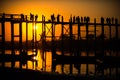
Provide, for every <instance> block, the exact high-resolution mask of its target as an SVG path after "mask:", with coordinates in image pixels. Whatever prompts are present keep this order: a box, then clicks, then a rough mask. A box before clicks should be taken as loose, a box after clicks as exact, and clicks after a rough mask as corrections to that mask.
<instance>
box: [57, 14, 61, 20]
mask: <svg viewBox="0 0 120 80" xmlns="http://www.w3.org/2000/svg"><path fill="white" fill-rule="evenodd" d="M57 22H60V15H59V14H58V15H57Z"/></svg>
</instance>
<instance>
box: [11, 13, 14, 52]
mask: <svg viewBox="0 0 120 80" xmlns="http://www.w3.org/2000/svg"><path fill="white" fill-rule="evenodd" d="M12 19H13V15H11V44H12V46H11V48H12V54H13V53H14V22H13V21H12Z"/></svg>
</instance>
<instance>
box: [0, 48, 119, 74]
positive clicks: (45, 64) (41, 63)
mask: <svg viewBox="0 0 120 80" xmlns="http://www.w3.org/2000/svg"><path fill="white" fill-rule="evenodd" d="M27 52H28V55H32V54H36V53H35V52H33V51H32V50H28V51H27ZM5 54H11V50H5ZM19 54H20V53H19V50H15V55H19ZM57 54H58V55H60V54H61V52H59V51H57ZM111 54H112V55H113V56H115V55H116V54H115V52H112V53H111ZM64 55H67V56H69V55H70V53H65V54H64ZM86 55H87V54H86V52H84V51H83V52H81V56H86ZM106 55H109V52H106ZM89 56H94V52H90V53H89ZM32 59H33V60H36V61H31V60H27V61H26V63H23V64H22V66H21V64H20V63H21V62H20V61H14V63H13V62H11V61H8V62H4V64H3V63H2V62H0V66H4V67H13V68H22V69H32V70H38V71H46V72H52V71H55V72H57V73H59V74H63V73H64V74H71V71H70V70H71V69H70V68H71V66H72V74H81V75H86V74H87V73H88V75H95V73H96V74H102V71H99V70H98V71H97V70H96V68H95V67H96V65H95V64H78V65H77V66H76V65H74V64H57V65H56V66H55V68H54V69H55V70H53V65H52V53H51V51H46V52H45V53H42V52H41V50H40V49H39V50H38V51H37V56H34V57H32ZM79 65H80V66H79ZM20 66H21V67H20ZM87 68H88V71H87ZM103 72H104V75H117V74H118V73H119V74H120V67H117V68H116V67H111V68H109V67H108V68H104V69H103Z"/></svg>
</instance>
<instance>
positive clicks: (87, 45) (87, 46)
mask: <svg viewBox="0 0 120 80" xmlns="http://www.w3.org/2000/svg"><path fill="white" fill-rule="evenodd" d="M84 19H86V20H85V21H86V39H87V40H86V41H87V43H86V53H87V57H88V53H89V51H88V48H89V44H88V41H89V40H88V20H87V18H84ZM86 75H88V63H87V64H86Z"/></svg>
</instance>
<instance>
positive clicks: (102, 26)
mask: <svg viewBox="0 0 120 80" xmlns="http://www.w3.org/2000/svg"><path fill="white" fill-rule="evenodd" d="M101 28H102V33H101V37H102V45H101V53H100V54H102V58H103V57H104V18H103V17H101ZM102 74H103V75H104V70H103V71H102Z"/></svg>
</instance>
